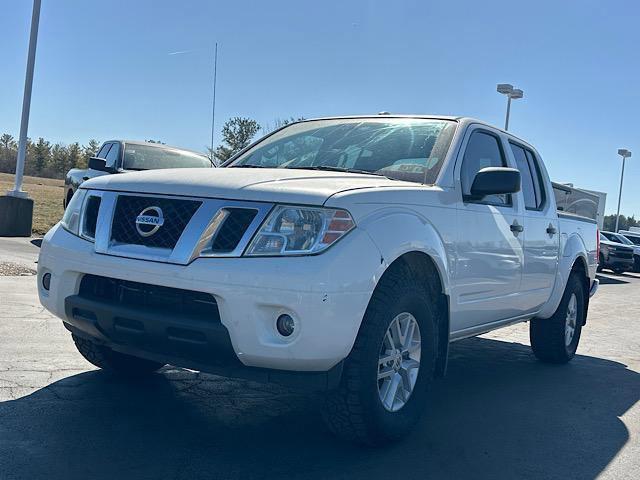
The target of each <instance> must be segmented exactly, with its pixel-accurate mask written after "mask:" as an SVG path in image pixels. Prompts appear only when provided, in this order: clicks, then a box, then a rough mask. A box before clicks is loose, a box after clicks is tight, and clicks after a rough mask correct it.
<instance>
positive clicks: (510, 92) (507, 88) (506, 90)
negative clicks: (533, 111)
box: [498, 83, 524, 131]
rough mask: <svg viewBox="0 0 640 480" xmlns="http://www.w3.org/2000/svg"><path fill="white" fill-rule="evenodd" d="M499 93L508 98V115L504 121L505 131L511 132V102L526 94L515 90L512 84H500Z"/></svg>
mask: <svg viewBox="0 0 640 480" xmlns="http://www.w3.org/2000/svg"><path fill="white" fill-rule="evenodd" d="M498 93H502V94H503V95H506V96H507V115H506V117H505V119H504V129H505V131H506V130H509V115H510V114H511V100H516V99H518V98H522V97H524V92H523V91H522V90H520V89H519V88H513V85H511V84H510V83H499V84H498Z"/></svg>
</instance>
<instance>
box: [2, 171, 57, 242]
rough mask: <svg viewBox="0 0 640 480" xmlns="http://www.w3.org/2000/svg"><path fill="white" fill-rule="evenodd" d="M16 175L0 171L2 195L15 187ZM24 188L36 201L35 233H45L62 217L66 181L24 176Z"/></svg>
mask: <svg viewBox="0 0 640 480" xmlns="http://www.w3.org/2000/svg"><path fill="white" fill-rule="evenodd" d="M13 182H14V175H11V174H8V173H0V195H4V194H5V193H6V192H7V190H12V189H13ZM22 189H23V190H24V191H26V192H27V193H28V194H29V197H31V198H32V199H33V201H34V206H33V228H32V232H33V234H34V235H44V234H45V233H47V231H48V230H49V229H50V228H51V227H53V226H54V225H55V224H56V223H58V220H60V217H62V212H63V208H62V199H63V197H64V181H63V180H56V179H53V178H40V177H24V181H23V186H22Z"/></svg>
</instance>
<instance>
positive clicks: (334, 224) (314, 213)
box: [245, 205, 355, 255]
mask: <svg viewBox="0 0 640 480" xmlns="http://www.w3.org/2000/svg"><path fill="white" fill-rule="evenodd" d="M354 226H355V223H354V221H353V219H352V218H351V215H350V214H349V212H347V211H345V210H337V209H333V208H311V207H293V206H288V205H278V206H277V207H276V208H275V209H274V210H273V211H272V212H271V214H270V215H269V216H268V217H267V219H266V220H265V221H264V223H263V224H262V226H261V227H260V229H259V230H258V232H257V233H256V235H255V236H254V237H253V240H252V241H251V243H250V244H249V247H248V248H247V251H246V253H245V255H309V254H313V253H319V252H322V251H323V250H325V249H327V248H328V247H329V246H331V245H333V244H334V243H335V242H337V241H338V240H339V239H340V238H342V237H343V236H344V235H345V234H346V233H347V232H348V231H349V230H351V229H352V228H353V227H354Z"/></svg>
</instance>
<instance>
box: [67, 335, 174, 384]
mask: <svg viewBox="0 0 640 480" xmlns="http://www.w3.org/2000/svg"><path fill="white" fill-rule="evenodd" d="M72 337H73V342H74V343H75V344H76V348H77V349H78V351H79V352H80V353H81V354H82V356H83V357H84V358H85V359H86V360H87V361H88V362H89V363H92V364H93V365H95V366H96V367H98V368H101V369H103V370H106V371H109V372H112V373H116V374H118V375H122V376H127V377H138V376H141V375H147V374H150V373H153V372H155V371H157V370H159V369H160V368H162V367H164V364H162V363H158V362H152V361H151V360H145V359H144V358H138V357H133V356H131V355H125V354H124V353H119V352H115V351H113V350H111V349H110V348H108V347H105V346H104V345H99V344H97V343H95V342H92V341H91V340H87V339H85V338H82V337H78V336H77V335H72Z"/></svg>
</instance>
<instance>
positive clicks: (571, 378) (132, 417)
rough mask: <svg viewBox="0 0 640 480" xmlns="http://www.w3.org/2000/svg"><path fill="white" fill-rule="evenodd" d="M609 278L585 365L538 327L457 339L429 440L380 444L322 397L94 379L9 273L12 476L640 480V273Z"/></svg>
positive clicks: (3, 394) (30, 291)
mask: <svg viewBox="0 0 640 480" xmlns="http://www.w3.org/2000/svg"><path fill="white" fill-rule="evenodd" d="M37 251H38V247H37V242H34V243H31V242H30V241H29V240H28V239H0V262H5V263H8V262H11V263H14V264H20V265H25V266H28V267H29V268H34V262H35V258H36V255H37ZM601 280H602V285H601V287H600V291H599V292H598V293H597V295H596V297H594V299H593V301H592V304H591V311H590V314H589V319H588V324H587V326H586V328H585V329H584V330H583V336H582V339H581V344H580V347H579V349H578V355H577V356H576V358H575V359H574V360H573V361H572V362H571V363H570V364H568V365H564V366H551V365H544V364H542V363H540V362H538V361H536V359H535V358H534V357H533V355H532V354H531V352H530V348H529V342H528V326H527V325H526V324H523V325H517V326H513V327H509V328H506V329H502V330H499V331H496V332H493V333H491V334H488V335H484V336H482V337H478V338H473V339H468V340H463V341H460V342H457V343H455V344H454V345H452V352H451V359H450V363H449V372H448V376H447V377H446V378H445V379H443V380H441V381H438V382H437V383H436V385H435V387H434V389H433V391H432V392H431V394H430V399H429V405H428V410H427V413H426V414H425V415H424V416H423V418H422V419H421V421H420V422H419V424H418V425H417V426H416V429H415V431H414V432H413V433H412V434H411V435H410V436H409V437H408V438H407V439H406V440H404V441H402V442H400V443H398V444H396V445H393V446H389V447H385V448H379V449H367V448H360V447H357V446H353V445H351V444H349V443H346V442H342V441H340V440H337V439H335V438H334V437H332V436H331V435H330V434H328V433H327V432H326V430H325V429H324V427H323V425H322V422H321V421H320V418H319V416H318V413H317V407H318V404H319V402H320V399H319V398H317V397H313V396H309V395H307V394H303V393H300V392H295V391H292V390H287V389H284V388H280V387H277V386H268V385H261V384H257V383H252V382H248V381H242V380H229V379H224V378H221V377H216V376H213V375H206V374H200V373H197V372H192V371H187V370H182V369H176V368H172V367H165V368H164V369H163V370H162V371H161V373H160V374H157V375H153V376H152V377H151V378H149V379H146V380H143V381H126V380H122V379H119V378H116V377H113V376H111V375H109V374H106V373H104V372H101V371H98V370H95V369H94V368H93V367H92V366H91V365H90V364H88V363H87V362H86V361H84V360H83V359H82V357H81V356H80V355H79V354H78V353H77V352H76V350H75V348H74V346H73V342H72V341H71V338H70V335H69V334H68V332H67V331H66V330H65V329H64V327H63V326H62V324H61V321H60V320H58V319H56V318H54V317H52V316H51V315H50V314H49V313H47V312H46V311H44V310H43V308H42V307H41V306H40V304H39V303H38V300H37V294H36V286H35V277H34V276H33V275H23V276H0V479H2V480H5V479H37V478H47V479H65V480H69V479H75V478H83V479H86V478H91V479H103V478H104V479H128V478H132V479H133V478H135V479H147V478H148V479H195V478H208V479H212V478H225V479H226V478H230V479H235V478H237V479H243V480H246V479H252V478H287V479H298V478H300V479H307V478H308V479H339V478H350V479H351V478H357V479H359V478H362V479H365V478H366V479H377V478H381V479H383V478H384V479H389V478H405V479H418V478H420V479H423V478H428V479H440V478H442V479H464V478H471V479H480V478H487V479H489V478H490V479H502V478H503V479H521V478H536V479H538V478H539V479H563V480H566V479H593V478H602V479H637V478H640V474H639V473H638V472H640V404H639V403H638V400H640V275H638V274H625V275H620V276H615V275H607V274H605V275H602V276H601Z"/></svg>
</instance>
